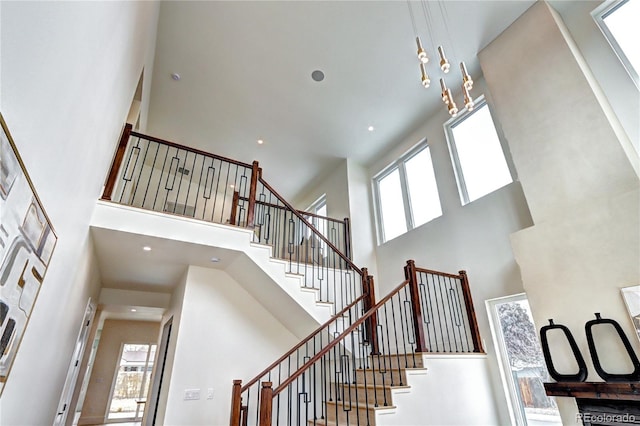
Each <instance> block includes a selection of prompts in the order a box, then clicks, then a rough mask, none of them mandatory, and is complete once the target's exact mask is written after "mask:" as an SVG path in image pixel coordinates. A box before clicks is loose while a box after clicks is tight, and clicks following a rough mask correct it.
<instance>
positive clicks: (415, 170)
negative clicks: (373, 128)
mask: <svg viewBox="0 0 640 426" xmlns="http://www.w3.org/2000/svg"><path fill="white" fill-rule="evenodd" d="M373 181H374V191H375V195H376V201H377V203H376V205H377V212H378V232H379V240H380V242H381V243H383V242H386V241H389V240H391V239H393V238H395V237H397V236H398V235H401V234H404V233H405V232H407V231H408V230H411V229H413V228H415V227H417V226H420V225H422V224H423V223H426V222H428V221H429V220H431V219H434V218H436V217H438V216H440V215H442V208H441V206H440V196H439V194H438V188H437V185H436V180H435V174H434V171H433V163H432V161H431V153H430V150H429V146H428V145H427V144H426V142H425V143H421V144H419V145H418V146H417V147H416V148H414V149H412V150H411V151H409V152H408V153H406V154H404V155H403V156H401V157H400V158H399V159H398V160H396V161H395V162H394V163H393V164H391V165H389V166H388V167H387V168H386V169H385V170H384V171H382V172H381V173H379V174H378V175H377V176H375V177H374V179H373Z"/></svg>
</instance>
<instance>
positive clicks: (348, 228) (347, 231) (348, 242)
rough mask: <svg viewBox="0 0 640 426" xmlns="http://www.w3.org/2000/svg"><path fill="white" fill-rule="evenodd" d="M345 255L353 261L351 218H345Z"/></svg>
mask: <svg viewBox="0 0 640 426" xmlns="http://www.w3.org/2000/svg"><path fill="white" fill-rule="evenodd" d="M344 254H345V255H346V256H347V257H348V258H349V259H351V224H350V222H349V218H348V217H345V218H344Z"/></svg>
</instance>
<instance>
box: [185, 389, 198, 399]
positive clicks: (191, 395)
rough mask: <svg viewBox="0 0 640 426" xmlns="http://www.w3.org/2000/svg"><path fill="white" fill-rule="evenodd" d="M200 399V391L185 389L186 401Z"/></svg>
mask: <svg viewBox="0 0 640 426" xmlns="http://www.w3.org/2000/svg"><path fill="white" fill-rule="evenodd" d="M196 399H200V389H185V390H184V400H185V401H192V400H196Z"/></svg>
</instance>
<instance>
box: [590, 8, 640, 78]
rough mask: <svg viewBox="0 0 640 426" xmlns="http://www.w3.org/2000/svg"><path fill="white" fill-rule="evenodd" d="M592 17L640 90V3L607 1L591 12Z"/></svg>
mask: <svg viewBox="0 0 640 426" xmlns="http://www.w3.org/2000/svg"><path fill="white" fill-rule="evenodd" d="M591 16H593V19H594V20H595V21H596V23H597V24H598V26H599V27H600V30H602V33H603V34H604V36H605V38H606V39H607V41H608V42H609V44H610V45H611V47H612V48H613V50H614V51H615V53H616V55H618V57H619V58H620V61H621V62H622V65H624V67H625V68H626V70H627V72H628V73H629V75H631V78H632V79H633V82H634V83H635V84H636V87H638V88H639V89H640V78H639V77H638V73H639V72H640V43H638V39H640V30H639V29H638V18H640V1H638V0H633V1H631V0H614V1H605V2H604V3H602V5H600V6H599V7H597V8H596V9H595V10H594V11H593V12H591Z"/></svg>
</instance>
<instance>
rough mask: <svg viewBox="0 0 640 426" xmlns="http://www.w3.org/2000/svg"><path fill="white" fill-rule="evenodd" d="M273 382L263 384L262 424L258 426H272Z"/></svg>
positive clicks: (261, 402)
mask: <svg viewBox="0 0 640 426" xmlns="http://www.w3.org/2000/svg"><path fill="white" fill-rule="evenodd" d="M271 385H272V383H271V382H262V389H260V423H258V426H271V409H272V406H273V388H272V387H271Z"/></svg>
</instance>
